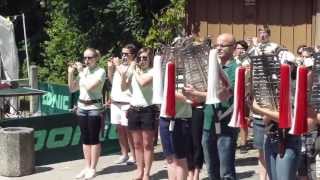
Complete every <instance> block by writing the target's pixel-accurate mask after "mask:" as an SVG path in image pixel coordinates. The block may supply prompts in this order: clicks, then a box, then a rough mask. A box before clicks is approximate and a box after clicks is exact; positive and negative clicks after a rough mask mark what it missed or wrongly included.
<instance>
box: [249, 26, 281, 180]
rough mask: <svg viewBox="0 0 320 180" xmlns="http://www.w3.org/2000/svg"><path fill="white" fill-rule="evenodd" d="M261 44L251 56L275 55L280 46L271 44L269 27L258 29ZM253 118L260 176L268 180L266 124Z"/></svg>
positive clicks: (257, 117)
mask: <svg viewBox="0 0 320 180" xmlns="http://www.w3.org/2000/svg"><path fill="white" fill-rule="evenodd" d="M258 33H259V43H258V44H257V46H255V47H252V48H251V49H249V50H248V53H249V54H250V55H262V54H269V55H270V54H275V53H276V52H277V51H278V49H279V48H280V46H279V45H278V44H276V43H274V42H270V36H271V30H270V29H269V27H268V26H267V25H263V26H260V27H259V28H258ZM252 118H253V123H252V124H253V135H254V136H253V146H254V147H255V148H257V149H258V150H259V153H258V159H259V176H260V180H267V178H268V176H267V171H266V164H265V158H264V151H263V144H264V136H265V128H266V126H265V124H264V122H263V120H262V116H261V115H259V114H256V113H252Z"/></svg>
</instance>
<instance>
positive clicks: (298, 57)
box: [296, 44, 307, 65]
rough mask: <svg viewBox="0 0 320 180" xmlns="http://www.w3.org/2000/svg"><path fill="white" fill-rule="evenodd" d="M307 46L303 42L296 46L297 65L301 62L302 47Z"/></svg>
mask: <svg viewBox="0 0 320 180" xmlns="http://www.w3.org/2000/svg"><path fill="white" fill-rule="evenodd" d="M306 47H307V46H306V45H304V44H302V45H299V46H298V48H297V57H296V61H297V63H298V64H299V65H301V64H302V56H301V55H302V50H303V49H304V48H306Z"/></svg>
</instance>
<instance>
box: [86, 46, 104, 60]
mask: <svg viewBox="0 0 320 180" xmlns="http://www.w3.org/2000/svg"><path fill="white" fill-rule="evenodd" d="M87 50H88V51H91V52H93V54H94V56H95V57H96V58H97V60H99V59H100V58H101V53H100V51H99V50H98V49H95V48H90V47H89V48H87V49H86V50H85V51H87Z"/></svg>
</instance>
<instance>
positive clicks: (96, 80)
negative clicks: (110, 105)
mask: <svg viewBox="0 0 320 180" xmlns="http://www.w3.org/2000/svg"><path fill="white" fill-rule="evenodd" d="M99 57H100V53H99V51H98V50H96V49H93V48H87V49H86V50H85V51H84V53H83V58H84V63H85V65H86V67H85V68H84V67H83V66H82V64H81V63H79V62H77V63H75V64H74V65H72V66H69V67H68V86H69V89H70V91H71V92H75V91H77V90H80V95H79V101H78V109H77V116H78V120H79V125H80V130H81V139H82V143H83V154H84V159H85V168H84V169H83V170H82V171H81V172H80V173H79V174H78V175H77V176H76V178H85V179H90V178H92V177H94V175H95V172H96V166H97V163H98V159H99V156H100V152H101V144H100V141H99V133H100V129H101V128H100V127H101V118H100V113H101V110H102V93H101V92H102V87H103V84H104V81H105V77H106V72H105V70H104V69H102V68H100V67H98V66H97V62H98V60H99ZM76 70H77V71H78V76H77V78H74V72H75V71H76Z"/></svg>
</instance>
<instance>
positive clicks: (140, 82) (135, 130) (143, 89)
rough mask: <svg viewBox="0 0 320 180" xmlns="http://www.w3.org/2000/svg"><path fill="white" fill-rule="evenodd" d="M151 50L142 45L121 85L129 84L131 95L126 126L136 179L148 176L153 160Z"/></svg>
mask: <svg viewBox="0 0 320 180" xmlns="http://www.w3.org/2000/svg"><path fill="white" fill-rule="evenodd" d="M152 57H153V54H152V50H151V49H150V48H142V49H140V50H139V51H138V53H137V61H136V62H133V63H134V64H135V68H134V69H133V74H132V76H131V77H124V78H126V79H125V80H123V81H122V82H123V84H122V88H123V89H126V88H129V87H130V88H131V89H132V97H131V100H130V108H129V110H128V114H127V117H128V129H129V131H130V133H131V134H132V137H133V142H134V151H135V154H136V160H137V175H136V177H135V179H136V180H149V179H150V169H151V165H152V160H153V149H154V148H153V140H154V136H155V129H156V128H157V126H156V125H157V123H156V120H155V118H154V117H155V113H156V107H155V106H154V105H152V78H153V70H152V60H153V58H152Z"/></svg>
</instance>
